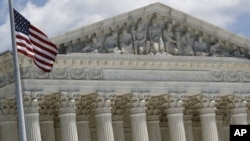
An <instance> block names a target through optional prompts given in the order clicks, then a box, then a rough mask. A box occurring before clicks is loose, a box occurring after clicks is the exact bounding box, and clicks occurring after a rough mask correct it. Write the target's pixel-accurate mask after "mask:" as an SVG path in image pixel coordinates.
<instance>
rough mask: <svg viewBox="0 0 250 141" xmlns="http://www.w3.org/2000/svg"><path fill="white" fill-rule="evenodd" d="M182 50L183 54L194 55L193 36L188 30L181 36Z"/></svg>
mask: <svg viewBox="0 0 250 141" xmlns="http://www.w3.org/2000/svg"><path fill="white" fill-rule="evenodd" d="M181 52H182V55H187V56H192V55H194V51H193V38H192V37H190V34H189V33H188V32H186V33H185V34H184V36H182V37H181Z"/></svg>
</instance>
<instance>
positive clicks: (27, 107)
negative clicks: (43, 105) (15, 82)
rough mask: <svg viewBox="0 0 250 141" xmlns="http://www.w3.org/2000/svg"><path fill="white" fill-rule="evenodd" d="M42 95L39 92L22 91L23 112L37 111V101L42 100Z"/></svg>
mask: <svg viewBox="0 0 250 141" xmlns="http://www.w3.org/2000/svg"><path fill="white" fill-rule="evenodd" d="M42 98H43V96H42V94H41V92H36V91H25V92H24V93H23V101H24V102H23V106H24V113H25V114H29V113H39V105H38V104H39V102H40V101H41V100H42Z"/></svg>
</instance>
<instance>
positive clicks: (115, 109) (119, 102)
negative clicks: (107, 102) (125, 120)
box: [112, 96, 128, 116]
mask: <svg viewBox="0 0 250 141" xmlns="http://www.w3.org/2000/svg"><path fill="white" fill-rule="evenodd" d="M127 105H128V100H127V99H126V96H116V98H115V101H114V103H113V104H112V114H113V115H117V116H121V115H123V114H124V113H125V112H126V111H127V108H128V107H127Z"/></svg>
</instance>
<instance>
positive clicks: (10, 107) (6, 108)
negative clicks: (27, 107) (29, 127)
mask: <svg viewBox="0 0 250 141" xmlns="http://www.w3.org/2000/svg"><path fill="white" fill-rule="evenodd" d="M1 105H2V116H1V135H2V136H1V137H2V138H1V140H2V141H18V131H17V116H16V106H15V99H11V100H5V101H4V102H2V103H1Z"/></svg>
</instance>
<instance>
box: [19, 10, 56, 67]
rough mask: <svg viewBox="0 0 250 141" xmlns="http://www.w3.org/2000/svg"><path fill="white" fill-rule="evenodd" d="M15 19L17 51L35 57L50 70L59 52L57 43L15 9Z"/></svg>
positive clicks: (35, 61) (38, 63) (37, 64)
mask: <svg viewBox="0 0 250 141" xmlns="http://www.w3.org/2000/svg"><path fill="white" fill-rule="evenodd" d="M14 21H15V31H16V46H17V51H18V52H20V53H22V54H24V55H26V56H28V57H30V58H31V59H33V62H34V63H35V64H36V66H37V67H39V68H40V69H41V70H43V71H44V72H50V71H51V69H52V67H53V64H54V61H55V58H56V55H57V53H58V48H57V47H56V45H55V44H54V43H52V42H51V41H50V40H49V38H48V36H47V35H45V34H44V33H43V32H42V31H40V30H39V29H38V28H36V27H35V26H33V25H32V24H31V23H30V22H29V21H28V20H27V19H26V18H24V17H23V16H22V15H21V14H19V13H18V12H17V11H16V10H15V9H14Z"/></svg>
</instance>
